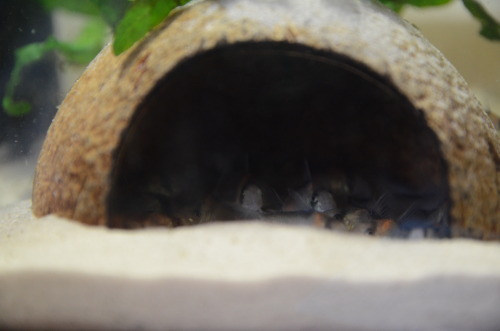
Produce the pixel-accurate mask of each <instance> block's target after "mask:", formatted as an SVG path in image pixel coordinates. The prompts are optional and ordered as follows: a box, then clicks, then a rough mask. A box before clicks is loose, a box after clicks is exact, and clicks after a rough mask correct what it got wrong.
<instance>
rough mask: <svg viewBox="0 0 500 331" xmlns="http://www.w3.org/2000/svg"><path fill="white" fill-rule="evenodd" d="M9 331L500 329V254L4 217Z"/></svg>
mask: <svg viewBox="0 0 500 331" xmlns="http://www.w3.org/2000/svg"><path fill="white" fill-rule="evenodd" d="M0 243H1V249H0V326H8V327H19V328H25V327H40V328H61V329H63V328H68V327H79V328H105V329H137V328H142V329H176V330H178V329H187V330H200V329H204V330H206V329H216V330H248V329H261V330H273V329H274V330H284V329H288V330H293V329H305V328H307V329H321V330H323V329H337V330H338V329H340V330H382V329H383V330H410V329H411V330H415V329H418V330H472V329H474V330H498V326H499V325H500V315H499V314H498V307H499V306H500V263H498V262H499V261H500V245H499V244H498V243H491V242H480V241H472V240H458V239H457V240H441V241H437V240H421V241H400V240H389V239H377V238H372V237H361V236H355V235H348V234H340V233H333V232H328V231H320V230H315V229H310V228H303V227H286V226H280V225H273V224H262V223H256V222H245V223H243V222H234V223H226V224H209V225H204V226H197V227H185V228H178V229H174V230H169V229H163V228H158V229H146V230H135V231H126V230H109V229H106V228H103V227H90V226H85V225H82V224H79V223H75V222H72V221H68V220H65V219H61V218H57V217H53V216H48V217H45V218H42V219H34V218H33V217H32V215H31V211H30V202H29V201H24V202H22V203H19V204H16V205H13V206H11V207H10V208H9V209H4V210H3V211H2V212H1V213H0Z"/></svg>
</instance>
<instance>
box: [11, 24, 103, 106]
mask: <svg viewBox="0 0 500 331" xmlns="http://www.w3.org/2000/svg"><path fill="white" fill-rule="evenodd" d="M106 28H107V26H106V24H105V23H104V22H103V21H102V20H101V19H100V18H94V19H91V20H90V21H89V22H88V23H87V25H86V26H85V27H84V28H83V29H82V31H81V32H80V35H79V36H78V37H77V38H76V39H75V40H74V41H71V42H62V41H58V40H57V39H55V38H54V37H49V38H47V40H45V41H44V42H39V43H32V44H28V45H26V46H23V47H21V48H18V49H17V50H16V52H15V63H14V68H13V69H12V72H11V74H10V79H9V81H8V82H7V86H6V88H5V96H4V98H3V100H2V106H3V108H4V109H5V111H6V112H7V114H9V115H11V116H22V115H24V114H26V113H28V112H29V111H30V110H31V105H30V104H29V103H27V102H25V101H15V100H14V92H15V89H16V87H17V86H18V85H19V82H20V81H21V77H22V71H23V69H24V68H26V67H27V66H29V65H30V64H32V63H34V62H36V61H39V60H40V59H42V58H43V57H44V56H45V55H46V54H47V53H49V52H52V51H58V52H60V53H61V54H62V55H63V56H65V57H66V58H67V59H68V61H70V62H74V63H78V64H87V63H89V62H90V61H91V60H92V59H93V58H94V57H95V56H96V55H97V53H98V52H99V51H100V50H101V48H102V47H103V44H104V37H105V32H106Z"/></svg>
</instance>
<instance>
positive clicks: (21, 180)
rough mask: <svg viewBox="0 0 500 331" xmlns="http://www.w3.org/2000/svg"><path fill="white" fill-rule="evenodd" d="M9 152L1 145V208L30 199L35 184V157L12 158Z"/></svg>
mask: <svg viewBox="0 0 500 331" xmlns="http://www.w3.org/2000/svg"><path fill="white" fill-rule="evenodd" d="M7 154H8V153H7V148H6V147H5V146H0V209H1V208H3V207H5V206H8V205H10V204H13V203H15V202H18V201H21V200H25V199H30V198H31V188H32V186H33V176H34V167H35V161H36V160H35V158H34V157H29V156H23V157H19V158H17V159H12V158H9V157H8V156H7Z"/></svg>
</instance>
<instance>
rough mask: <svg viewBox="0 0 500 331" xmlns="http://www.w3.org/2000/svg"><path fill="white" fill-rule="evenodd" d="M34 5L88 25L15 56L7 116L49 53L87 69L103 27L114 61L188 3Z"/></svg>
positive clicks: (489, 22)
mask: <svg viewBox="0 0 500 331" xmlns="http://www.w3.org/2000/svg"><path fill="white" fill-rule="evenodd" d="M305 1H307V0H305ZM346 1H347V0H346ZM379 1H380V2H381V3H383V4H384V5H386V6H387V7H389V8H391V9H393V10H395V11H396V12H400V11H401V10H402V9H403V8H404V7H405V6H415V7H429V6H440V5H444V4H447V3H449V2H451V1H452V0H379ZM462 1H463V4H464V6H465V8H467V9H468V10H469V12H470V13H471V14H472V15H473V17H475V18H476V19H477V20H478V21H479V22H480V23H481V31H480V33H481V35H483V36H484V37H486V38H488V39H490V40H497V41H498V40H500V24H499V23H498V22H497V21H496V20H495V19H494V18H493V17H492V16H491V15H489V14H488V12H487V11H486V10H485V9H484V8H483V7H482V6H481V4H480V3H478V2H477V1H475V0H462ZM39 2H40V3H41V5H42V6H43V7H44V8H46V9H47V10H49V11H52V10H55V9H62V10H67V11H70V12H74V13H80V14H84V15H88V16H89V17H90V19H89V21H88V23H87V25H86V26H85V27H84V28H83V29H82V31H81V32H80V35H79V36H78V37H77V38H76V39H75V40H73V41H71V42H63V41H59V40H57V39H55V38H54V37H49V38H48V39H47V40H46V41H44V42H41V43H35V44H30V45H27V46H24V47H21V48H19V49H18V50H16V53H15V60H16V63H15V66H14V68H13V70H12V73H11V77H10V81H9V82H8V84H7V88H6V91H5V95H4V97H3V100H2V105H3V107H4V109H5V111H6V112H7V113H8V114H9V115H12V116H22V115H24V114H26V113H28V112H29V111H30V109H31V106H30V105H29V104H28V103H26V102H24V101H15V100H14V97H13V96H14V92H15V88H16V86H17V85H18V84H19V82H20V80H21V75H22V70H23V68H25V67H26V66H28V65H30V64H32V63H33V62H35V61H38V60H40V59H41V58H42V57H43V56H45V54H47V53H48V52H52V51H56V52H58V53H59V54H60V55H62V56H63V57H64V58H65V59H66V60H67V61H69V62H74V63H79V64H87V63H89V62H90V61H91V60H92V59H93V58H94V57H95V56H96V55H97V53H98V52H99V51H100V50H101V49H102V47H103V45H104V41H105V36H106V31H107V26H110V27H111V29H112V30H113V33H114V41H113V52H114V53H115V55H119V54H121V53H123V52H125V51H126V50H127V49H129V48H130V47H132V46H133V45H134V44H135V43H136V42H137V41H139V40H141V39H142V38H143V37H144V36H145V35H146V34H147V33H148V32H149V31H151V30H153V29H154V28H155V27H156V26H157V25H158V24H159V23H161V22H162V21H163V20H164V19H165V18H166V17H167V16H168V15H169V14H170V12H171V11H172V10H173V9H175V8H176V7H178V6H182V5H184V4H186V3H188V2H190V0H39Z"/></svg>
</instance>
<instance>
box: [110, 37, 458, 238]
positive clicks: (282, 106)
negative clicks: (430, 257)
mask: <svg viewBox="0 0 500 331" xmlns="http://www.w3.org/2000/svg"><path fill="white" fill-rule="evenodd" d="M110 180H111V184H112V185H111V191H110V193H109V197H108V226H110V227H123V228H135V227H142V226H146V225H167V226H179V225H187V224H198V223H204V222H208V221H217V220H218V221H228V220H233V219H254V218H258V219H264V220H266V219H267V218H269V219H275V218H276V215H281V216H286V217H288V216H297V215H299V216H300V215H302V216H304V217H305V218H307V217H308V216H310V215H311V214H312V213H314V212H315V211H314V209H315V208H314V203H315V202H314V201H316V200H317V196H315V194H316V193H317V192H318V190H321V191H322V192H327V194H328V196H329V197H331V199H332V200H333V201H334V205H335V213H332V214H329V215H328V216H325V217H327V218H331V219H332V220H333V221H335V222H336V221H343V220H345V219H346V215H347V214H348V213H350V212H351V211H353V210H358V209H363V210H365V211H366V212H367V214H369V215H370V217H369V218H370V220H382V219H390V220H393V221H394V223H395V224H397V226H398V228H399V229H404V228H405V227H422V228H428V227H432V228H435V229H437V232H438V233H439V236H446V231H447V230H446V229H447V223H448V210H449V203H448V200H449V199H448V196H449V192H448V183H447V168H446V163H445V162H444V160H443V158H442V156H441V152H440V146H439V142H438V140H437V138H436V136H435V134H434V133H433V131H432V130H431V129H430V128H429V127H428V126H427V124H426V121H425V118H424V115H423V112H422V111H420V110H418V109H416V108H415V107H413V106H412V104H411V103H410V102H409V101H408V100H407V99H406V98H405V97H404V96H403V95H402V94H401V93H400V92H399V91H398V90H397V89H396V88H395V87H394V86H392V85H391V82H390V80H389V79H387V78H384V77H381V76H380V75H378V74H376V73H375V72H373V71H371V70H370V69H369V68H367V67H366V66H364V65H362V64H360V63H357V62H354V61H352V60H351V59H349V58H346V57H344V56H342V55H339V54H335V53H331V52H325V51H320V50H316V49H313V48H310V47H307V46H303V45H298V44H289V43H276V42H254V43H240V44H233V45H221V46H219V47H217V48H215V49H213V50H210V51H206V52H203V53H200V54H198V55H196V56H194V57H192V58H188V59H185V60H184V61H183V62H181V63H179V64H178V65H177V66H176V67H175V68H174V69H173V70H172V71H171V72H169V73H168V74H167V75H166V76H165V77H164V78H163V79H162V80H161V81H160V82H158V83H157V85H156V86H155V88H154V89H153V90H152V91H151V92H150V94H149V95H148V97H147V98H146V99H145V100H144V102H143V104H142V105H141V106H140V107H139V108H138V109H137V110H136V113H135V115H134V118H133V119H132V120H131V121H130V125H129V127H128V128H127V130H126V131H125V132H124V134H123V137H122V141H121V144H120V146H119V147H118V149H117V151H116V152H115V155H114V168H113V172H112V176H111V178H110ZM249 187H250V188H253V190H254V191H255V192H258V194H257V195H253V196H251V191H252V189H249ZM245 189H248V190H247V191H245ZM242 192H244V193H242ZM303 192H309V193H303ZM245 194H248V196H251V199H250V200H249V201H250V202H249V205H248V206H250V207H251V208H250V209H251V210H248V208H247V207H248V206H247V205H245V202H244V200H245ZM297 196H298V197H299V198H297ZM315 199H316V200H315ZM247 200H248V199H247ZM298 200H300V201H299V203H298V204H299V205H300V206H295V205H297V203H295V205H294V206H295V207H290V206H289V205H290V203H289V202H290V201H292V202H294V201H295V202H297V201H298ZM242 201H243V202H242ZM242 203H243V207H242V205H241V204H242ZM256 204H257V207H255V205H256ZM292 205H293V204H292ZM207 206H212V207H207ZM214 206H215V207H214ZM308 206H310V207H311V208H308ZM254 207H255V208H254ZM296 214H297V215H296ZM286 217H285V218H286ZM333 221H328V222H326V223H325V224H327V225H326V227H332V226H331V225H332V222H333ZM369 232H370V233H373V232H374V231H373V229H372V230H370V231H369Z"/></svg>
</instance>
